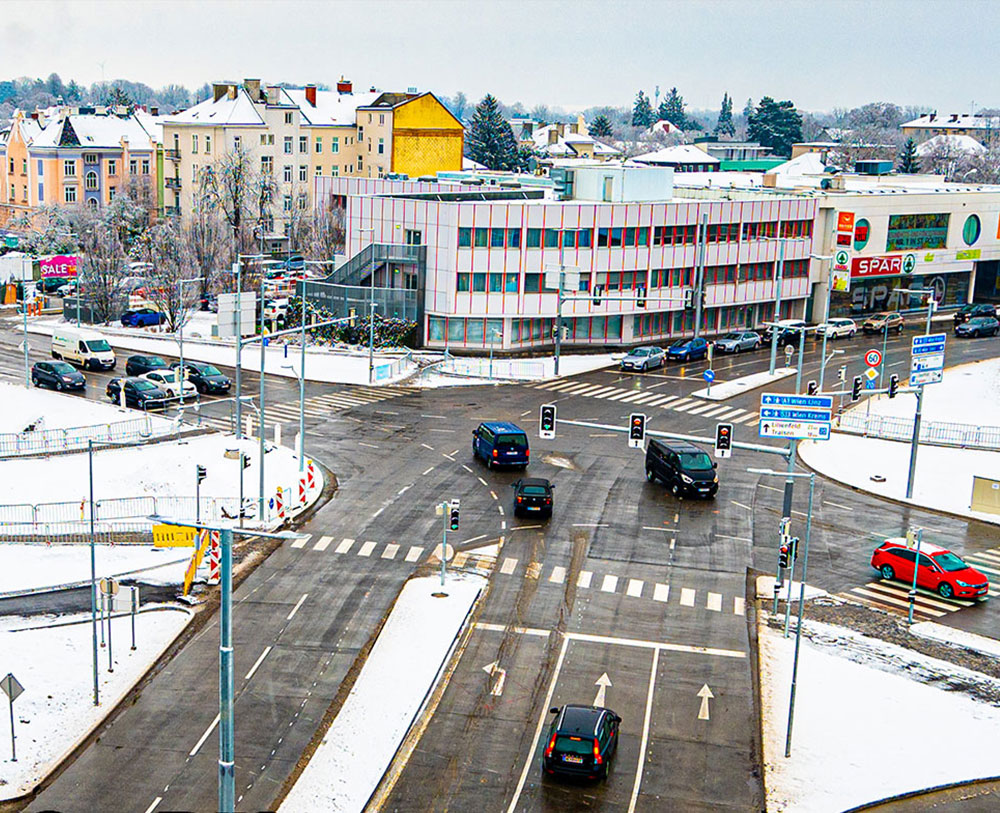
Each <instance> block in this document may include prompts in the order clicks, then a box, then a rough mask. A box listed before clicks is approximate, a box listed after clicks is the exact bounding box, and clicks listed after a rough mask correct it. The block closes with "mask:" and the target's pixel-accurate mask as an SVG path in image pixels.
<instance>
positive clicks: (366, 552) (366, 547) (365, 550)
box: [358, 542, 375, 556]
mask: <svg viewBox="0 0 1000 813" xmlns="http://www.w3.org/2000/svg"><path fill="white" fill-rule="evenodd" d="M373 550H375V543H374V542H365V544H363V545H362V546H361V547H360V548H359V549H358V556H371V555H372V551H373Z"/></svg>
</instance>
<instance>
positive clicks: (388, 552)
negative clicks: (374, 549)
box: [382, 544, 399, 559]
mask: <svg viewBox="0 0 1000 813" xmlns="http://www.w3.org/2000/svg"><path fill="white" fill-rule="evenodd" d="M397 553H399V545H395V544H388V545H386V546H385V550H384V551H382V558H383V559H395V558H396V554H397Z"/></svg>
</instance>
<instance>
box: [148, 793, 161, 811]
mask: <svg viewBox="0 0 1000 813" xmlns="http://www.w3.org/2000/svg"><path fill="white" fill-rule="evenodd" d="M162 801H163V797H162V796H157V797H156V798H155V799H153V804H151V805H150V806H149V807H147V808H146V813H153V811H154V810H156V806H157V805H158V804H159V803H160V802H162Z"/></svg>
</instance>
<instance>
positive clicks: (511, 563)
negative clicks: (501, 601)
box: [500, 556, 517, 576]
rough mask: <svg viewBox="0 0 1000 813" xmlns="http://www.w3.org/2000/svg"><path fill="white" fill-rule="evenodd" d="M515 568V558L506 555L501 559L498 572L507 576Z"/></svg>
mask: <svg viewBox="0 0 1000 813" xmlns="http://www.w3.org/2000/svg"><path fill="white" fill-rule="evenodd" d="M516 568H517V559H513V558H511V557H510V556H508V557H507V558H506V559H504V560H503V564H502V565H500V572H501V573H503V574H504V575H505V576H509V575H510V574H511V573H513V572H514V570H515V569H516Z"/></svg>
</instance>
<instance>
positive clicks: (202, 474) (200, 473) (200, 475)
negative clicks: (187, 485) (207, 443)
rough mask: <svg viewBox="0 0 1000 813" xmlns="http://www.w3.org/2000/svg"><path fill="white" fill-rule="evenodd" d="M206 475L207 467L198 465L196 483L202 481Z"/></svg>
mask: <svg viewBox="0 0 1000 813" xmlns="http://www.w3.org/2000/svg"><path fill="white" fill-rule="evenodd" d="M206 477H208V469H206V468H205V467H204V466H198V483H199V484H200V483H202V482H203V481H204V479H205V478H206Z"/></svg>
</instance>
